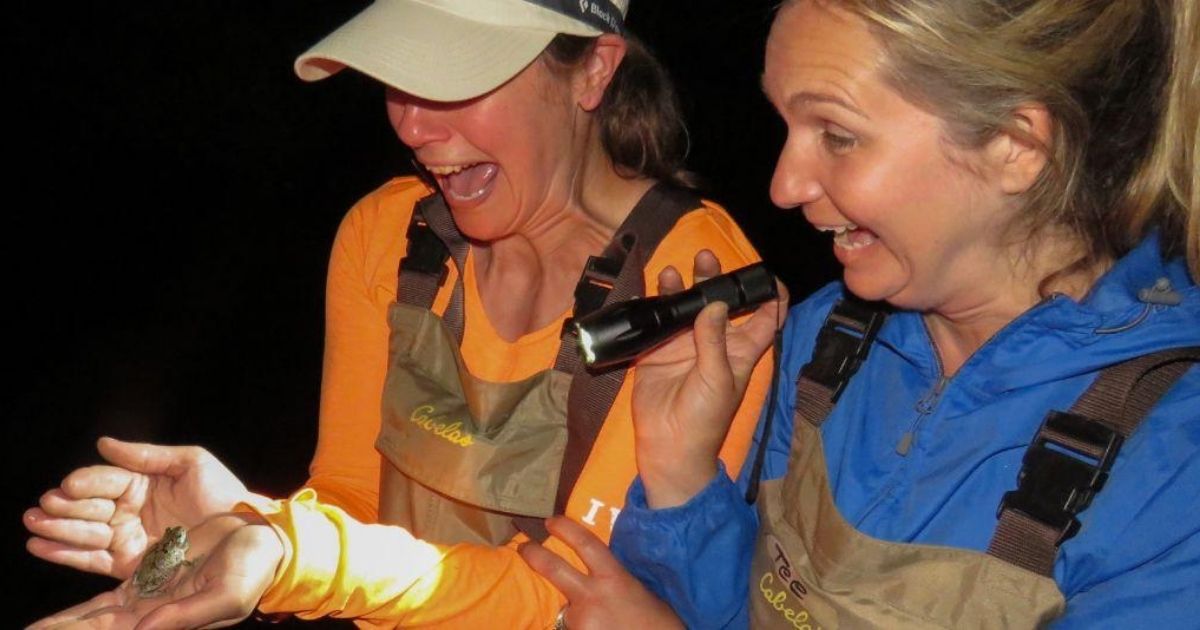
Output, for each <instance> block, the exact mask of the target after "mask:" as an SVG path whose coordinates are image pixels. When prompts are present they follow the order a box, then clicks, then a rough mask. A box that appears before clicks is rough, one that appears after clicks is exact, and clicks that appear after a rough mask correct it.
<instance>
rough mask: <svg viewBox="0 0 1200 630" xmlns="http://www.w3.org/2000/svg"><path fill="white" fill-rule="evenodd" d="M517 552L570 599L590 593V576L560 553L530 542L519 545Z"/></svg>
mask: <svg viewBox="0 0 1200 630" xmlns="http://www.w3.org/2000/svg"><path fill="white" fill-rule="evenodd" d="M517 553H519V554H521V558H522V559H524V560H525V563H526V564H528V565H529V567H530V568H531V569H533V570H534V571H537V572H538V573H539V574H541V576H542V577H544V578H546V579H547V580H549V581H550V583H551V584H553V585H554V587H555V588H557V589H558V590H559V591H561V592H562V594H563V595H566V596H567V599H568V600H572V599H579V598H582V597H583V596H585V595H586V594H587V593H588V590H589V589H588V586H587V582H588V579H589V578H588V576H586V575H584V574H583V573H580V572H579V570H578V569H576V568H575V567H573V566H571V564H570V563H569V562H567V561H566V560H563V559H562V558H561V557H559V556H558V554H555V553H554V552H553V551H550V550H549V549H546V548H545V547H543V546H541V545H539V544H537V543H535V542H528V543H525V544H523V545H521V546H520V547H517Z"/></svg>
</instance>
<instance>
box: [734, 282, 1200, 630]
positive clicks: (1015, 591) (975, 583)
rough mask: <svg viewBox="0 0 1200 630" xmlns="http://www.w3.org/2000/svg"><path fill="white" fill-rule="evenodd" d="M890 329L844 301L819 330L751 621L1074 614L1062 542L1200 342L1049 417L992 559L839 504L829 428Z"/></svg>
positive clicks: (903, 623) (1000, 623)
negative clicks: (882, 534)
mask: <svg viewBox="0 0 1200 630" xmlns="http://www.w3.org/2000/svg"><path fill="white" fill-rule="evenodd" d="M882 321H883V312H882V311H880V310H876V309H875V308H874V307H872V306H869V305H866V304H863V303H861V302H854V301H852V300H850V299H847V300H843V301H841V302H839V303H838V304H837V305H836V306H835V307H834V309H833V312H832V313H831V314H830V315H829V317H828V318H827V319H826V321H825V323H824V325H823V326H822V328H821V331H820V333H818V337H817V344H816V348H815V350H814V353H813V360H812V361H811V362H810V363H808V364H807V365H805V366H804V367H803V368H802V369H801V371H800V378H799V379H798V381H797V383H796V412H795V428H794V431H793V434H792V443H791V454H790V460H789V461H790V466H789V468H788V472H787V473H786V475H785V476H784V477H783V478H781V479H775V480H771V481H764V482H762V483H761V484H760V485H759V486H758V491H759V499H758V510H759V517H760V522H761V526H760V529H759V534H758V541H757V543H756V546H755V550H754V558H753V561H752V564H751V574H750V618H751V625H752V626H754V627H755V628H797V629H802V630H810V629H811V630H817V629H824V630H828V629H831V628H887V629H889V630H890V629H893V628H897V629H898V628H1035V627H1039V626H1043V625H1046V624H1048V623H1049V622H1050V621H1051V620H1053V619H1054V618H1056V617H1058V616H1060V615H1061V614H1062V613H1063V610H1064V609H1065V606H1066V603H1065V600H1064V598H1063V595H1062V593H1061V592H1060V591H1059V590H1058V585H1057V584H1056V583H1055V582H1054V580H1053V578H1052V573H1053V568H1054V558H1055V555H1056V554H1057V552H1058V546H1059V545H1060V544H1062V542H1063V541H1065V540H1067V539H1068V538H1070V537H1072V536H1074V535H1075V533H1076V532H1077V531H1078V528H1079V521H1078V520H1077V518H1076V516H1077V515H1078V514H1079V513H1080V512H1081V511H1083V510H1084V509H1085V508H1086V507H1087V506H1088V504H1089V503H1090V502H1091V499H1092V497H1093V495H1094V494H1095V493H1096V492H1098V491H1099V490H1100V489H1101V488H1102V487H1103V485H1104V482H1105V480H1106V479H1107V476H1108V470H1109V467H1110V466H1111V465H1112V463H1113V461H1114V460H1115V459H1116V454H1117V451H1118V450H1119V449H1120V447H1121V444H1122V442H1123V441H1124V439H1125V438H1127V437H1128V436H1129V434H1130V433H1132V432H1133V430H1134V429H1135V428H1137V425H1138V424H1139V423H1140V422H1141V420H1142V419H1143V418H1144V417H1145V416H1146V413H1147V412H1148V411H1149V410H1150V408H1151V407H1152V406H1153V405H1154V404H1155V402H1157V401H1158V399H1159V398H1160V397H1161V396H1162V395H1163V394H1164V393H1166V391H1167V389H1169V388H1170V386H1171V385H1172V384H1173V383H1174V382H1175V381H1176V380H1178V378H1179V377H1180V376H1182V375H1183V373H1184V372H1185V371H1186V370H1187V368H1188V367H1190V364H1191V363H1194V362H1196V361H1197V360H1200V348H1183V349H1178V350H1168V351H1163V352H1158V353H1153V354H1148V355H1145V356H1142V357H1137V358H1134V359H1131V360H1128V361H1126V362H1124V363H1120V364H1117V365H1114V366H1111V367H1109V368H1106V369H1105V370H1103V371H1101V373H1100V375H1099V376H1098V377H1097V379H1096V381H1095V382H1094V383H1093V384H1092V385H1091V387H1089V388H1088V390H1087V391H1086V392H1084V394H1083V395H1082V396H1081V397H1080V398H1079V399H1078V400H1077V401H1076V403H1075V404H1074V406H1072V408H1071V410H1070V411H1069V412H1060V411H1051V412H1050V413H1049V414H1048V415H1047V417H1046V419H1045V421H1044V422H1043V423H1042V426H1041V428H1039V429H1038V432H1037V434H1036V435H1035V436H1034V439H1033V442H1032V443H1031V444H1030V446H1029V448H1028V450H1027V451H1026V453H1025V457H1024V460H1023V465H1022V468H1021V471H1020V474H1019V478H1018V482H1017V489H1016V490H1014V491H1012V492H1008V493H1006V494H1005V496H1004V499H1003V501H1001V503H1000V507H999V512H998V517H999V523H998V525H997V528H996V533H995V535H994V536H993V538H992V541H991V544H990V546H989V547H988V550H987V553H979V552H975V551H970V550H965V549H956V548H952V547H944V546H936V545H920V544H907V543H893V542H887V541H883V540H880V539H877V538H873V537H870V536H867V535H866V534H863V533H861V532H859V531H857V530H855V529H854V527H853V526H852V525H850V523H848V522H847V521H846V520H845V519H844V518H842V515H841V514H840V513H839V512H838V509H837V506H836V505H835V503H834V500H833V494H832V492H831V491H830V488H829V482H828V478H827V474H828V473H827V471H828V468H827V467H826V464H825V455H824V448H823V446H822V442H821V433H820V426H821V423H822V422H824V420H825V418H826V417H828V415H829V412H830V411H831V410H832V408H833V405H834V403H836V402H837V398H838V396H839V395H840V394H841V392H842V391H843V390H844V389H845V386H846V384H847V382H848V381H849V379H850V377H851V376H852V375H853V374H854V372H855V371H856V370H857V369H858V366H859V365H860V364H861V363H862V361H863V360H864V359H865V358H866V354H867V351H868V350H869V348H870V345H871V342H872V339H873V338H874V336H875V333H876V332H877V331H878V329H879V327H880V325H882ZM751 487H752V488H754V487H755V486H754V485H753V484H752V486H751ZM748 495H751V493H748ZM751 496H752V495H751ZM751 496H748V497H747V498H748V499H750V498H751Z"/></svg>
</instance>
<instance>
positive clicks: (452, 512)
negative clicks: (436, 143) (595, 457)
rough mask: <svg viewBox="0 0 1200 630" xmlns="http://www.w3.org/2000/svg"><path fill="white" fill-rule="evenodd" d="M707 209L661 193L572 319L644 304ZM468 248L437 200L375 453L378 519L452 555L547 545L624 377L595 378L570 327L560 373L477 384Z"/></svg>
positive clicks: (415, 256) (396, 315)
mask: <svg viewBox="0 0 1200 630" xmlns="http://www.w3.org/2000/svg"><path fill="white" fill-rule="evenodd" d="M699 206H700V201H699V199H698V198H697V197H695V196H693V195H692V194H690V193H686V192H683V191H680V190H676V189H673V188H670V187H667V186H665V185H663V184H659V185H657V186H655V187H654V188H652V189H650V190H649V191H648V192H647V193H646V194H645V195H644V196H643V197H642V199H641V200H640V201H639V202H638V204H637V205H636V206H635V207H634V208H633V210H632V211H631V212H630V214H629V216H628V217H627V218H626V219H625V221H624V223H623V224H622V225H621V227H620V228H618V229H617V232H616V234H615V235H614V237H613V240H612V242H611V243H610V244H609V245H608V246H607V247H606V248H605V250H604V252H603V253H602V254H601V255H600V256H592V257H590V258H589V259H588V262H587V265H586V267H585V269H584V272H583V275H582V277H581V278H580V281H579V283H578V285H577V286H576V288H575V307H574V311H573V315H574V316H581V315H584V314H586V313H589V312H591V311H593V310H595V309H597V308H599V307H600V306H602V305H604V304H606V303H610V302H615V301H621V300H626V299H630V298H633V297H640V296H643V295H645V286H644V284H645V282H644V279H643V276H644V267H645V265H646V263H647V261H649V259H650V256H651V255H652V254H653V253H654V250H655V248H656V247H657V246H658V243H659V242H660V241H661V240H662V238H663V237H664V236H665V235H666V234H667V232H668V231H670V229H671V228H672V227H673V226H674V225H675V223H676V222H677V221H678V220H679V218H680V217H681V216H683V215H684V214H686V213H687V212H689V211H691V210H693V209H695V208H697V207H699ZM467 249H468V245H467V241H466V240H465V239H464V238H463V237H462V235H461V234H459V232H458V229H457V228H456V227H455V225H454V221H453V218H452V217H451V215H450V212H449V210H448V209H447V207H446V203H445V201H444V200H443V199H442V197H441V196H440V195H437V194H434V195H430V196H428V197H426V198H424V199H422V200H421V201H420V202H418V204H417V206H416V208H414V211H413V217H412V220H411V222H410V223H409V227H408V250H407V252H406V255H405V257H404V259H403V260H401V261H400V274H399V276H400V277H399V287H398V289H397V299H396V302H395V303H394V304H392V305H391V306H390V307H389V311H388V320H389V322H388V323H389V326H390V328H391V338H390V342H389V357H388V362H389V363H388V372H387V379H386V381H385V384H384V391H383V409H382V411H383V416H382V425H381V427H380V433H379V438H378V439H377V440H376V444H375V446H376V448H377V449H378V450H379V452H380V454H381V455H382V456H383V461H382V466H383V469H382V475H381V480H380V496H379V518H380V521H381V522H383V523H389V524H394V525H400V526H403V527H405V528H407V529H408V530H409V531H410V532H411V533H412V534H413V535H415V536H417V537H418V538H421V539H423V540H428V541H431V542H437V543H444V544H448V543H458V542H474V543H482V544H490V545H498V544H502V543H504V542H507V541H508V540H510V539H511V538H512V537H513V535H514V534H515V533H516V532H517V530H518V529H520V530H521V531H524V532H525V533H527V534H528V535H529V536H530V537H531V538H533V539H535V540H543V539H545V537H546V530H545V526H544V525H543V524H542V520H543V519H544V518H545V517H547V516H550V515H551V514H561V513H563V511H564V510H565V508H566V504H567V499H568V498H569V497H570V494H571V490H572V488H574V485H575V482H576V480H577V479H578V477H579V473H580V471H581V470H582V468H583V465H584V463H585V462H586V461H587V458H588V455H589V454H590V452H591V449H592V444H593V443H594V442H595V439H596V435H597V434H598V433H599V431H600V427H601V425H603V423H604V419H605V417H607V416H608V412H609V409H610V407H611V406H612V403H613V400H614V399H615V398H616V395H617V391H618V390H619V389H620V387H621V384H622V382H623V381H624V378H625V370H624V369H623V368H622V369H614V370H609V371H605V372H600V373H595V374H593V373H591V372H588V371H586V370H585V369H584V366H583V362H582V361H581V360H580V359H579V354H578V351H577V350H576V340H575V336H574V332H573V331H572V330H571V329H572V327H571V326H569V323H570V320H568V322H567V323H568V325H566V326H564V327H563V333H562V335H561V339H560V345H559V350H558V356H557V358H556V359H555V363H554V367H553V368H552V369H548V370H544V371H542V372H539V373H537V374H535V375H533V376H530V377H529V378H526V379H524V380H522V381H518V382H512V383H498V382H489V381H485V380H483V379H479V378H476V377H475V376H473V375H472V374H470V373H469V372H468V371H467V368H466V365H465V364H464V362H463V358H462V354H461V353H460V350H459V346H460V344H461V343H462V337H463V329H464V326H465V321H464V317H465V314H464V313H465V312H464V308H463V282H462V278H463V274H464V271H465V264H466V255H467ZM448 261H449V262H450V263H452V264H454V265H455V266H456V267H457V269H458V280H457V282H456V283H455V286H454V289H453V293H452V294H451V298H450V304H449V306H448V307H447V309H446V312H445V313H444V314H443V315H441V316H438V315H436V314H434V313H433V312H432V311H431V310H430V307H431V306H432V304H433V301H434V298H435V297H436V295H437V294H438V290H439V288H440V287H441V285H442V283H443V282H444V281H445V279H446V277H447V267H446V265H447V262H448ZM513 299H521V296H513Z"/></svg>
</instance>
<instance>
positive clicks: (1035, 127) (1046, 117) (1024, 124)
mask: <svg viewBox="0 0 1200 630" xmlns="http://www.w3.org/2000/svg"><path fill="white" fill-rule="evenodd" d="M1012 123H1013V129H1012V130H1011V131H1002V132H1000V134H999V135H997V136H996V137H995V138H993V139H992V140H991V142H990V143H989V147H988V152H989V154H990V155H991V156H992V158H993V162H992V163H993V165H994V166H995V167H996V168H997V169H998V175H999V180H998V182H999V185H1000V189H1001V190H1002V191H1003V192H1005V193H1008V194H1011V195H1019V194H1021V193H1024V192H1025V191H1027V190H1029V189H1030V188H1032V187H1033V185H1034V184H1035V183H1036V182H1037V180H1038V176H1039V175H1041V173H1042V169H1044V168H1046V163H1047V162H1049V161H1050V152H1051V151H1052V150H1053V143H1054V119H1053V117H1051V115H1050V112H1049V111H1048V110H1047V109H1046V106H1045V105H1042V104H1041V103H1028V104H1025V105H1021V106H1020V107H1018V108H1017V109H1016V110H1014V111H1013V113H1012Z"/></svg>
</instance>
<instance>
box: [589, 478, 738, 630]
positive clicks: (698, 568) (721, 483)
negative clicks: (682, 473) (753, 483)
mask: <svg viewBox="0 0 1200 630" xmlns="http://www.w3.org/2000/svg"><path fill="white" fill-rule="evenodd" d="M743 497H744V495H743V494H742V492H741V491H740V490H739V489H738V487H737V485H736V484H734V483H733V481H731V480H730V479H729V476H728V475H727V474H726V473H725V468H724V466H723V465H722V466H720V470H719V471H718V473H717V475H716V476H715V477H713V479H712V481H711V482H709V484H708V486H706V487H705V488H704V489H703V490H701V491H700V493H699V494H697V495H696V496H694V497H692V498H691V500H689V501H688V502H687V503H684V504H683V505H680V506H678V507H673V508H668V509H663V510H651V509H650V508H649V507H647V505H646V495H645V489H644V487H643V486H642V482H641V479H638V480H636V481H635V482H634V484H633V486H631V487H630V489H629V495H628V497H627V498H626V502H625V509H624V510H622V511H621V516H620V518H618V519H617V524H616V526H615V527H614V528H613V538H612V542H611V545H612V550H613V552H614V553H615V554H616V556H617V558H618V559H619V560H620V561H621V563H622V564H624V565H625V567H626V568H628V569H629V571H630V572H631V573H633V574H634V575H635V576H636V577H637V578H638V579H639V580H641V581H642V583H643V584H645V585H646V587H647V588H649V589H650V590H651V591H653V592H654V593H655V594H656V595H658V596H659V597H660V598H662V599H663V600H664V601H666V602H667V603H668V604H670V605H671V607H672V608H673V609H674V610H675V613H676V614H677V615H679V617H680V618H681V619H682V620H683V621H684V623H685V624H687V627H688V628H727V627H734V628H737V627H745V626H746V625H747V619H748V618H747V616H746V598H747V592H748V591H747V579H748V576H749V575H750V552H751V551H752V549H753V545H754V537H755V533H756V532H757V531H758V518H757V515H756V514H755V511H754V508H753V507H752V506H749V505H747V504H746V501H745V499H744V498H743Z"/></svg>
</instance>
